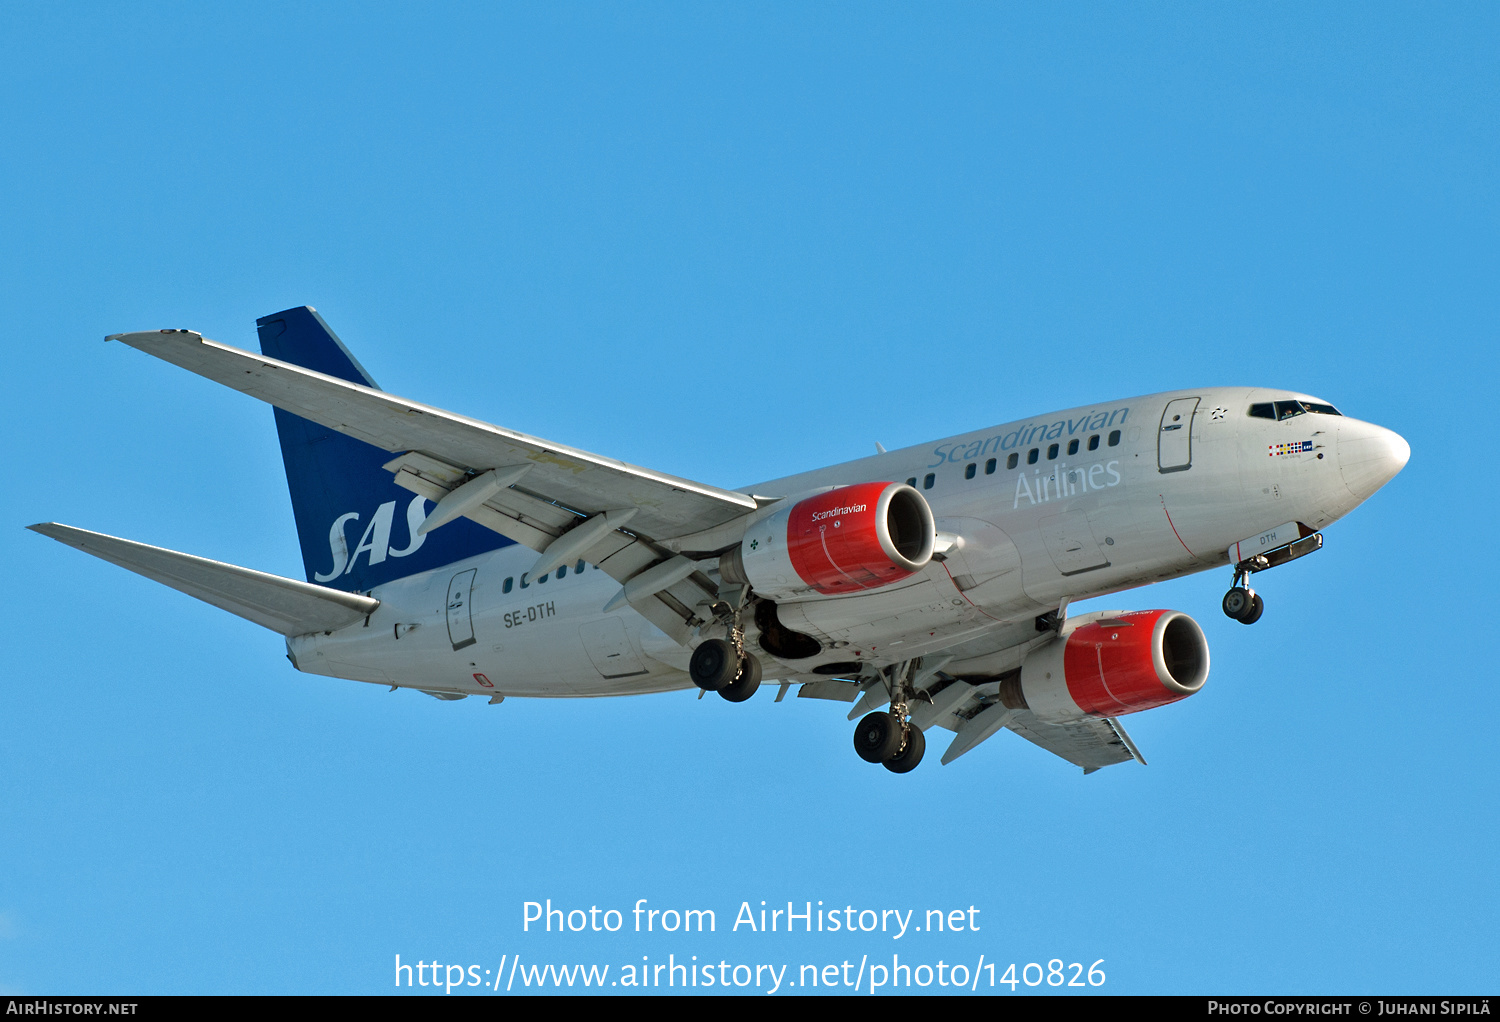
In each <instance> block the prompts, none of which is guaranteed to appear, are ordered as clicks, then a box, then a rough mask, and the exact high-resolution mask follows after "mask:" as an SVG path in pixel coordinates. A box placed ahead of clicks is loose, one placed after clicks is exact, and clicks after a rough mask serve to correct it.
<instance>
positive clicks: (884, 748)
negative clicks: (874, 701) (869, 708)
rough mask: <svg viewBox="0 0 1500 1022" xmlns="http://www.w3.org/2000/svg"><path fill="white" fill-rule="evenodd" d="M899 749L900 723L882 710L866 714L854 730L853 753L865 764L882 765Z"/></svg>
mask: <svg viewBox="0 0 1500 1022" xmlns="http://www.w3.org/2000/svg"><path fill="white" fill-rule="evenodd" d="M900 749H901V722H900V721H898V720H897V719H896V718H895V717H894V716H892V715H891V714H889V713H886V712H885V711H884V710H876V711H875V712H874V713H867V714H865V715H864V716H863V717H861V718H860V721H859V725H858V726H857V727H856V728H855V729H854V751H855V752H856V753H858V754H859V758H860V759H862V760H864V761H865V762H866V763H884V762H885V761H886V760H888V759H890V758H891V757H892V756H894V755H896V753H897V752H899V751H900Z"/></svg>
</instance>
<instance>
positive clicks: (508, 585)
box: [500, 575, 516, 593]
mask: <svg viewBox="0 0 1500 1022" xmlns="http://www.w3.org/2000/svg"><path fill="white" fill-rule="evenodd" d="M515 587H516V577H515V576H514V575H512V576H511V577H510V578H508V579H506V580H505V584H504V585H503V586H501V587H500V591H501V592H502V593H508V592H510V591H511V590H512V589H514V588H515Z"/></svg>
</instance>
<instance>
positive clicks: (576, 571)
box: [573, 560, 588, 575]
mask: <svg viewBox="0 0 1500 1022" xmlns="http://www.w3.org/2000/svg"><path fill="white" fill-rule="evenodd" d="M586 567H588V565H586V564H584V562H583V561H582V560H580V561H579V562H578V563H577V564H575V565H573V574H575V575H582V574H583V569H584V568H586Z"/></svg>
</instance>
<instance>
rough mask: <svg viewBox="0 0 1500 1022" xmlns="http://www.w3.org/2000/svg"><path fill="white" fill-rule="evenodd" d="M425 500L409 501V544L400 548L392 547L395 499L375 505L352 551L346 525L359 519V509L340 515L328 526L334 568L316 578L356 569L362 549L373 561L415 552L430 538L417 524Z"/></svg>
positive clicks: (424, 510)
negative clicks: (372, 514) (345, 528)
mask: <svg viewBox="0 0 1500 1022" xmlns="http://www.w3.org/2000/svg"><path fill="white" fill-rule="evenodd" d="M426 504H427V498H426V497H413V498H412V501H411V503H409V504H407V505H406V546H404V547H402V548H401V549H399V550H392V549H391V521H392V519H394V518H395V517H396V502H395V501H394V500H388V501H386V502H385V503H384V504H381V505H380V506H379V507H378V508H376V509H375V514H374V516H373V517H371V519H370V524H369V525H367V526H365V533H364V535H363V536H361V537H360V538H359V544H358V545H357V546H355V548H354V552H353V553H352V554H351V553H350V552H349V540H348V539H347V538H346V537H345V535H344V526H345V525H347V524H348V523H349V522H358V521H359V513H358V512H356V511H350V512H349V513H348V514H343V515H339V516H338V518H336V519H335V520H334V523H333V525H332V527H330V528H329V530H328V552H329V554H331V555H332V558H333V570H332V571H329V572H326V573H325V572H317V573H315V574H314V575H313V578H314V579H316V580H317V581H319V582H332V581H333V580H334V579H336V578H338V577H339V576H340V575H347V574H348V573H349V572H351V571H353V570H354V562H355V561H357V560H359V555H360V554H363V553H368V554H369V555H370V559H369V563H370V564H372V565H373V564H379V563H381V562H382V561H384V560H385V559H386V558H387V557H407V556H409V555H411V554H414V553H416V552H417V551H418V550H420V549H421V548H422V544H423V543H425V542H426V541H427V537H426V536H425V535H418V534H417V526H419V525H421V524H422V522H423V520H424V519H426V517H427V508H426Z"/></svg>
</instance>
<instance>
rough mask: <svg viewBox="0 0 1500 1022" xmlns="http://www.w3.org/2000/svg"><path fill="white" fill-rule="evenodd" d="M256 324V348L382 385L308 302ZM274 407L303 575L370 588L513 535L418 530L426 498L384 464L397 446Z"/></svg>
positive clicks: (461, 525)
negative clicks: (399, 481)
mask: <svg viewBox="0 0 1500 1022" xmlns="http://www.w3.org/2000/svg"><path fill="white" fill-rule="evenodd" d="M255 326H256V329H257V331H258V332H259V334H260V351H261V354H263V355H268V356H270V357H271V358H274V359H278V360H280V361H282V362H290V363H291V364H293V365H298V366H302V367H303V368H305V369H312V370H314V371H316V372H320V373H325V374H327V375H328V376H336V377H338V378H339V379H341V380H348V381H349V382H351V383H358V384H361V385H362V386H366V387H375V389H377V390H378V389H379V388H378V387H376V384H375V381H374V380H373V379H371V378H370V374H369V373H367V372H365V369H364V367H363V366H361V365H360V364H359V362H358V361H356V360H355V358H354V356H353V355H351V354H349V349H347V348H345V347H344V344H343V342H342V341H340V340H339V339H338V337H337V336H335V335H334V332H333V331H332V330H330V329H328V324H327V323H324V322H323V317H322V316H319V315H318V314H317V312H315V311H314V310H313V309H311V308H309V307H307V306H302V307H301V308H297V309H288V310H286V311H285V312H278V313H275V314H274V315H270V316H266V317H264V318H262V319H258V320H256V321H255ZM275 411H276V432H277V434H278V435H279V436H280V438H281V458H282V461H283V462H284V463H285V464H286V482H287V486H288V487H289V488H290V489H291V493H292V514H293V515H295V516H296V519H297V536H298V538H299V539H300V540H301V543H302V565H303V568H304V569H305V570H306V572H307V580H308V581H309V582H317V583H319V584H321V585H326V586H331V587H333V588H335V589H343V590H346V591H349V592H356V591H368V590H370V589H373V588H374V587H375V586H378V585H380V584H382V583H384V582H389V581H391V580H392V579H397V578H405V577H406V576H407V575H415V574H416V573H417V572H420V571H427V570H428V569H431V568H439V567H442V566H443V565H445V564H452V563H453V562H454V561H459V560H463V559H464V558H465V557H472V556H474V555H475V554H480V553H484V552H485V551H487V550H495V549H497V548H499V547H503V546H508V545H509V544H510V543H511V542H512V541H511V540H508V539H506V538H505V537H504V536H501V535H500V534H499V533H495V532H491V531H490V530H489V529H486V528H484V527H483V526H481V525H476V524H474V523H473V522H471V521H468V520H466V519H459V520H458V521H455V522H450V523H449V524H447V525H445V526H443V527H442V528H441V529H434V530H433V531H432V532H430V533H428V534H427V535H425V536H418V535H417V526H418V525H420V524H421V522H422V519H424V518H426V517H427V512H428V511H430V510H431V509H432V506H431V501H424V500H423V498H421V497H418V496H416V495H415V494H413V493H412V492H410V491H409V490H403V489H402V488H401V487H399V486H397V485H396V484H395V482H394V478H395V477H394V476H393V475H392V474H391V473H390V472H387V471H386V470H385V469H383V468H381V466H382V465H384V464H385V463H386V462H388V461H390V460H391V458H393V457H395V455H394V454H392V453H390V452H389V451H384V450H381V449H380V448H379V447H375V446H372V445H371V444H367V443H365V442H364V441H362V440H356V439H354V438H353V437H350V436H345V435H344V434H342V433H339V432H337V431H335V430H332V429H329V428H328V427H326V426H320V425H318V424H317V423H315V422H309V421H307V420H306V419H303V418H300V417H299V416H296V415H292V414H290V413H289V412H284V411H282V410H281V409H280V408H277V409H276V410H275Z"/></svg>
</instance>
